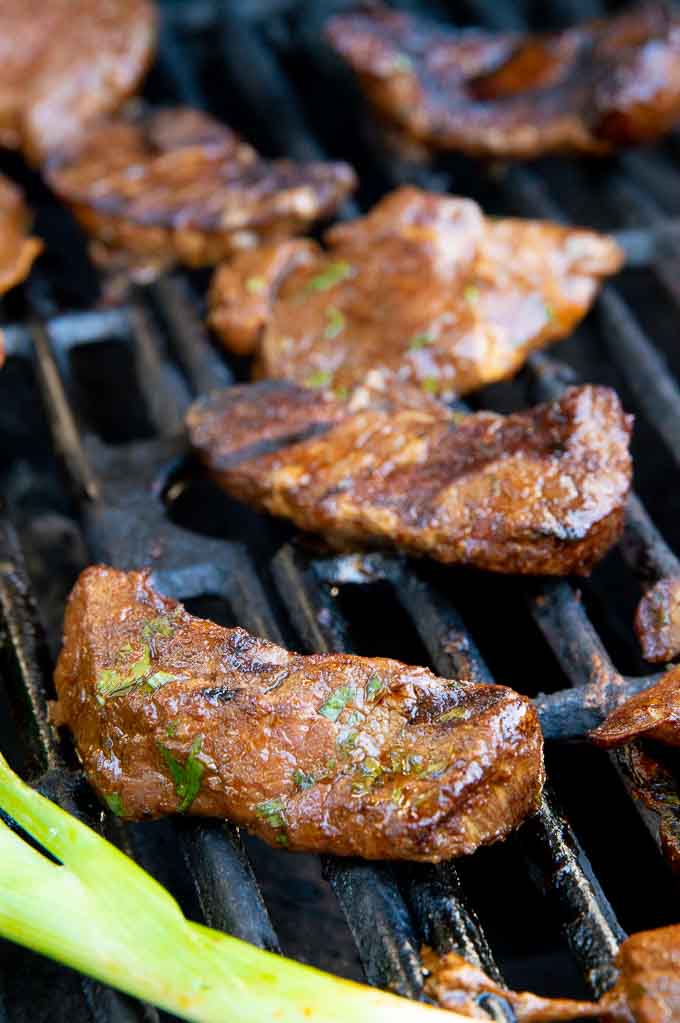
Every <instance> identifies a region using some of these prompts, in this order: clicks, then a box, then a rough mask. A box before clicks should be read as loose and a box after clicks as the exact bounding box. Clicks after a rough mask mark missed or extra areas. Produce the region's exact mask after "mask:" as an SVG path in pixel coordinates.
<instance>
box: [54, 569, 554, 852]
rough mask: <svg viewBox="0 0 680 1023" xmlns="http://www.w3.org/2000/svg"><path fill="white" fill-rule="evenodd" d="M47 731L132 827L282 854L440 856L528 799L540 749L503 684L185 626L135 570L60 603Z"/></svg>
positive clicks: (531, 714)
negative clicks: (244, 833)
mask: <svg viewBox="0 0 680 1023" xmlns="http://www.w3.org/2000/svg"><path fill="white" fill-rule="evenodd" d="M55 683H56V688H57V693H58V697H59V702H58V704H57V705H56V707H55V708H54V720H55V722H56V723H60V724H67V725H68V726H69V728H70V729H71V731H72V733H73V735H74V737H75V741H76V744H77V748H78V751H79V753H80V756H81V758H82V761H83V765H84V767H85V770H86V772H87V775H88V777H89V779H90V781H91V783H92V784H93V786H94V787H95V789H96V790H97V791H98V793H99V794H100V795H101V796H102V797H103V799H104V800H106V801H107V802H108V804H109V805H110V806H111V807H112V808H113V809H115V810H116V811H117V812H119V813H121V814H122V815H123V816H125V817H130V818H133V819H141V818H148V817H159V816H162V815H164V814H172V813H176V812H178V811H186V812H189V813H193V814H202V815H209V816H213V817H228V818H229V819H231V820H233V821H234V822H235V823H237V824H239V825H243V826H245V827H247V828H248V829H249V830H250V831H252V832H254V833H255V834H257V835H259V836H260V837H261V838H263V839H265V840H266V841H268V842H270V843H271V844H272V845H279V846H283V847H286V848H290V849H297V850H308V851H319V852H328V853H335V854H338V855H352V856H362V857H365V858H368V859H375V858H377V859H413V860H428V861H437V860H441V859H448V858H449V857H451V856H458V855H460V854H462V853H469V852H471V851H472V850H473V849H475V848H477V847H478V846H479V845H482V844H484V843H487V842H491V841H494V840H496V839H498V838H501V837H503V836H504V835H506V834H507V833H508V832H509V831H510V830H511V829H512V828H514V827H516V826H517V825H518V824H519V823H520V822H521V820H522V819H523V818H524V817H525V815H526V814H527V813H529V812H531V811H532V810H533V809H534V808H535V807H536V805H537V801H538V799H539V796H540V792H541V787H542V783H543V760H542V737H541V731H540V727H539V724H538V720H537V717H536V713H535V711H534V709H533V706H532V704H531V701H530V700H528V699H526V698H525V697H523V696H520V695H518V694H517V693H515V692H513V691H512V690H511V689H506V688H504V687H502V686H492V685H488V686H487V685H477V684H474V683H471V682H465V681H451V680H448V679H441V678H437V677H436V676H435V675H433V674H432V673H431V672H430V671H428V670H427V669H425V668H415V667H407V666H406V665H404V664H400V663H399V662H398V661H393V660H386V659H383V658H369V657H354V656H350V655H347V654H332V655H323V656H306V657H305V656H301V655H299V654H294V653H289V652H288V651H286V650H283V649H282V648H281V647H278V646H275V645H274V644H273V643H269V642H266V641H264V640H261V639H256V638H254V637H253V636H250V635H249V634H248V633H247V632H245V631H244V630H243V629H238V628H236V629H224V628H222V627H220V626H218V625H215V624H213V623H212V622H209V621H203V620H201V619H199V618H194V617H192V616H191V615H190V614H188V613H187V612H186V611H185V610H184V609H183V607H182V606H181V605H180V604H178V603H177V602H176V601H174V600H170V599H168V598H166V597H164V596H162V595H161V594H160V593H158V592H157V591H156V590H155V589H154V588H153V586H152V585H151V582H150V579H149V576H148V574H147V573H144V572H129V573H125V572H119V571H116V570H114V569H111V568H106V567H101V566H100V567H94V568H90V569H87V570H86V571H85V572H84V573H83V574H82V575H81V577H80V579H79V580H78V582H77V584H76V586H75V588H74V590H73V592H72V594H71V597H70V599H69V603H68V607H67V611H66V620H65V626H64V644H63V648H62V652H61V655H60V657H59V662H58V665H57V669H56V673H55Z"/></svg>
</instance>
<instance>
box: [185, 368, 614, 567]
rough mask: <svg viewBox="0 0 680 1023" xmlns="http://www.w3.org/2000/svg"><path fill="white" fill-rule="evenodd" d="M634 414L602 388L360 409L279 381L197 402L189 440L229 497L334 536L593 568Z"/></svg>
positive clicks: (609, 532)
mask: <svg viewBox="0 0 680 1023" xmlns="http://www.w3.org/2000/svg"><path fill="white" fill-rule="evenodd" d="M631 424H632V420H631V417H629V416H627V415H626V414H625V413H624V412H623V410H622V408H621V405H620V402H619V399H618V398H617V396H616V394H615V393H614V392H613V391H611V390H609V389H608V388H604V387H592V386H583V387H576V388H570V389H569V390H567V391H566V392H565V394H564V395H563V396H562V397H561V398H560V399H559V400H557V401H553V402H550V403H547V404H545V405H539V406H537V407H536V408H534V409H531V410H529V411H527V412H518V413H515V414H514V415H510V416H501V415H496V414H494V413H491V412H478V413H475V414H470V415H463V416H461V415H455V414H452V413H451V412H450V411H449V410H448V409H447V408H446V407H445V406H444V405H442V404H438V403H434V402H433V403H432V406H431V407H429V408H411V407H403V406H402V405H400V404H399V403H398V402H396V401H395V402H394V403H392V404H390V403H389V402H388V401H384V402H383V404H382V405H372V406H370V407H368V408H364V409H360V410H357V411H352V403H349V404H348V403H346V402H341V401H338V400H336V399H334V398H332V397H330V396H329V395H328V393H327V392H326V393H321V394H320V393H319V392H316V391H313V390H311V389H310V388H301V387H297V386H296V385H294V384H287V383H283V382H280V383H277V382H274V381H269V382H265V383H262V384H250V385H244V386H240V387H233V388H229V389H227V390H225V391H220V392H218V393H216V394H213V395H211V396H208V397H206V398H203V399H200V400H199V401H197V402H196V403H195V404H194V405H193V406H192V408H191V409H190V411H189V414H188V417H187V425H188V430H189V436H190V440H191V444H192V446H193V448H194V449H195V451H196V452H197V454H198V456H199V458H200V459H201V460H202V462H203V463H204V464H205V465H206V466H207V468H208V470H209V471H210V473H211V474H212V475H213V476H214V477H215V478H216V480H217V481H218V483H220V485H221V486H222V487H224V489H225V490H226V491H227V492H228V493H229V494H231V495H232V496H233V497H236V498H239V499H240V500H243V501H245V502H246V503H248V504H252V505H253V506H255V507H256V508H259V509H264V510H266V511H269V512H271V513H273V514H275V515H282V516H286V517H288V518H290V519H292V520H293V522H295V523H296V525H298V526H299V527H300V528H302V529H307V530H310V531H313V532H316V533H320V534H321V535H322V536H324V537H325V538H326V540H328V541H329V542H330V543H332V544H333V545H334V546H336V547H339V548H347V547H355V548H356V547H357V546H370V545H373V546H384V545H389V546H396V547H399V548H403V549H405V550H407V551H412V552H416V553H421V554H427V555H429V556H431V557H433V558H436V559H438V560H440V561H443V562H459V563H464V564H470V565H475V566H477V567H479V568H485V569H490V570H492V571H498V572H514V573H530V574H549V575H568V574H571V573H587V572H588V571H589V570H590V568H591V567H592V565H593V564H594V563H595V562H596V561H597V560H598V559H599V558H601V557H602V556H603V554H604V553H605V552H606V551H607V550H608V548H609V547H610V546H611V544H612V543H614V542H615V541H616V540H617V539H618V537H619V535H620V533H621V528H622V522H623V510H624V505H625V501H626V496H627V493H628V490H629V487H630V482H631V459H630V454H629V451H628V443H629V437H630V431H631Z"/></svg>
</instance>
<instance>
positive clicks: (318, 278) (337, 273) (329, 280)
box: [305, 260, 352, 292]
mask: <svg viewBox="0 0 680 1023" xmlns="http://www.w3.org/2000/svg"><path fill="white" fill-rule="evenodd" d="M351 273H352V267H351V266H350V264H349V263H346V262H345V260H338V262H336V263H329V264H328V266H327V267H326V268H325V269H324V270H322V271H321V273H318V274H315V275H314V277H310V278H309V280H308V281H307V284H306V285H305V291H307V292H310V291H328V289H329V288H332V287H333V286H334V285H335V284H339V283H340V281H344V280H346V279H347V278H348V277H349V276H350V275H351Z"/></svg>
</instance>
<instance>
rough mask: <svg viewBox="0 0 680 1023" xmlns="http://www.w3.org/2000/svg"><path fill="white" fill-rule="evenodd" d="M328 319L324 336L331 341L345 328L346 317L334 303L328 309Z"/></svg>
mask: <svg viewBox="0 0 680 1023" xmlns="http://www.w3.org/2000/svg"><path fill="white" fill-rule="evenodd" d="M326 320H327V325H326V329H325V330H324V332H323V336H324V337H325V338H327V339H328V340H329V341H330V340H332V339H333V338H334V337H337V336H338V334H341V333H342V332H343V330H344V329H345V317H344V315H343V313H342V312H341V311H340V309H338V308H337V307H336V306H334V305H332V306H330V307H329V308H328V309H327V310H326Z"/></svg>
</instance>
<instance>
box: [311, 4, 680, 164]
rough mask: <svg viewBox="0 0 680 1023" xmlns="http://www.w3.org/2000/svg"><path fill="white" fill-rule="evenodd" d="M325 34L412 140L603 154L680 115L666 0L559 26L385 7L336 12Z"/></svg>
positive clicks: (512, 152) (673, 25)
mask: <svg viewBox="0 0 680 1023" xmlns="http://www.w3.org/2000/svg"><path fill="white" fill-rule="evenodd" d="M327 35H328V38H329V40H330V42H331V44H332V45H333V46H334V47H335V49H336V50H337V51H338V52H339V53H340V54H341V55H342V57H344V58H345V59H346V60H347V61H348V62H349V64H350V65H351V67H352V68H353V69H354V71H355V72H356V73H357V75H358V76H359V81H360V83H361V86H362V88H363V90H364V92H365V93H366V95H367V97H368V99H369V101H370V103H371V104H372V105H373V107H374V108H375V110H376V111H377V113H378V115H379V116H380V118H381V119H382V120H383V121H384V122H385V123H386V124H387V126H388V127H389V128H390V130H391V131H393V132H395V133H396V136H397V138H398V139H401V140H402V145H404V146H405V148H407V147H408V146H409V145H411V146H413V145H415V146H416V147H425V148H426V149H434V150H459V151H461V152H464V153H467V154H470V155H472V156H485V157H512V158H515V157H517V158H527V157H535V156H539V155H541V154H544V153H558V152H576V153H586V154H601V153H608V152H611V151H612V150H613V149H615V148H616V147H618V146H622V145H628V144H630V143H639V142H649V141H652V140H654V139H657V138H658V137H659V136H661V135H663V134H664V133H665V132H667V131H668V130H669V129H670V128H671V127H672V126H673V124H675V123H676V122H677V121H678V120H680V18H679V17H678V15H677V14H674V13H672V11H671V7H670V5H666V4H664V3H648V4H645V5H643V6H640V7H638V8H636V9H634V10H631V11H628V12H625V13H623V14H619V15H616V16H614V17H611V18H609V19H606V20H605V19H603V20H601V21H592V22H586V23H584V24H582V25H579V26H576V27H574V28H571V29H568V30H566V31H563V32H559V33H553V34H550V35H535V36H531V35H519V34H502V33H491V32H481V31H476V30H464V31H454V30H450V29H446V28H442V27H439V26H436V25H433V24H430V23H429V22H427V21H423V20H421V19H419V18H418V17H415V16H412V15H409V14H404V13H398V12H391V11H387V10H378V11H376V12H372V13H367V14H348V15H344V16H340V17H336V18H333V19H332V20H331V21H330V23H329V25H328V30H327Z"/></svg>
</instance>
